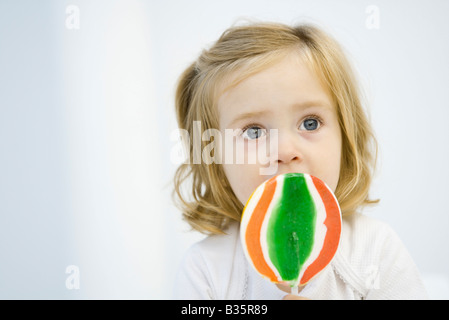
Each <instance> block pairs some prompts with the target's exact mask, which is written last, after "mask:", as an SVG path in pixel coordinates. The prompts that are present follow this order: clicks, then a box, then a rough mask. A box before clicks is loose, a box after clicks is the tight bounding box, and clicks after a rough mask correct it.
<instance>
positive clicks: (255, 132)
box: [243, 126, 266, 140]
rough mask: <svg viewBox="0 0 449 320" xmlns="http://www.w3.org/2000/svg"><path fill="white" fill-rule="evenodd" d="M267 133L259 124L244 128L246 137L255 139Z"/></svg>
mask: <svg viewBox="0 0 449 320" xmlns="http://www.w3.org/2000/svg"><path fill="white" fill-rule="evenodd" d="M265 134H266V130H265V129H262V128H261V127H258V126H250V127H249V128H246V129H243V137H244V138H245V139H249V140H254V139H259V138H260V137H262V136H264V135H265Z"/></svg>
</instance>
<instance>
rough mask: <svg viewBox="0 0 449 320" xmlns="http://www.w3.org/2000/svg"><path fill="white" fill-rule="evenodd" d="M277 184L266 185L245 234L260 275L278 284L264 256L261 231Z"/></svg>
mask: <svg viewBox="0 0 449 320" xmlns="http://www.w3.org/2000/svg"><path fill="white" fill-rule="evenodd" d="M276 184H277V183H276V179H272V180H271V181H267V183H266V184H265V187H264V190H263V193H262V196H261V197H260V200H259V202H258V203H257V206H256V207H255V208H254V211H253V214H252V215H251V218H250V221H248V226H247V229H246V234H245V241H246V247H247V250H248V254H249V256H250V257H251V260H252V261H253V264H254V267H255V268H256V269H257V271H258V272H259V273H261V274H263V275H265V276H266V277H268V278H269V279H270V280H271V281H273V282H277V281H278V280H277V277H276V275H275V274H274V272H273V270H272V269H271V268H270V266H268V264H267V262H266V261H265V258H264V256H263V252H262V246H261V244H260V230H261V228H262V223H263V220H264V218H265V214H266V212H267V210H268V207H269V206H270V203H271V201H272V200H273V196H274V192H275V191H276Z"/></svg>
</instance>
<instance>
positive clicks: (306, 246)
mask: <svg viewBox="0 0 449 320" xmlns="http://www.w3.org/2000/svg"><path fill="white" fill-rule="evenodd" d="M315 219H316V210H315V204H314V202H313V198H312V196H311V194H310V192H309V189H308V187H307V182H306V179H305V178H304V176H303V175H301V174H288V175H286V177H285V180H284V185H283V188H282V197H281V198H280V199H279V200H278V203H277V204H276V205H275V207H274V208H273V212H272V215H271V217H270V220H269V222H268V226H267V244H268V253H269V256H270V259H271V261H272V263H273V264H274V266H275V267H276V269H277V270H278V271H279V274H280V275H281V278H282V280H284V281H295V280H297V279H298V276H299V273H300V271H301V268H302V265H303V264H304V262H305V261H306V260H307V258H308V257H309V255H310V253H311V252H312V248H313V240H314V233H315V227H314V226H315Z"/></svg>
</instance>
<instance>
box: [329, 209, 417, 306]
mask: <svg viewBox="0 0 449 320" xmlns="http://www.w3.org/2000/svg"><path fill="white" fill-rule="evenodd" d="M332 264H333V267H334V270H335V271H336V272H337V273H339V275H340V277H341V278H342V279H343V280H344V281H345V282H346V283H347V284H350V285H351V286H352V287H353V288H354V289H355V290H356V291H358V292H359V293H360V295H361V296H362V297H368V298H369V297H371V298H372V297H379V298H384V299H388V298H393V299H394V298H400V299H403V298H407V297H412V298H416V297H419V298H422V297H424V298H425V292H424V290H423V286H422V283H421V279H420V276H419V273H418V270H417V268H416V265H415V264H414V262H413V259H412V258H411V256H410V254H409V253H408V251H407V249H406V247H405V245H404V244H403V243H402V241H401V240H400V238H399V237H398V235H397V234H396V232H395V231H394V230H393V229H392V228H391V227H390V226H389V225H388V224H386V223H385V222H382V221H380V220H377V219H374V218H372V217H369V216H366V215H362V214H353V215H351V216H348V217H344V218H343V219H342V235H341V240H340V245H339V248H338V251H337V254H336V255H335V258H334V260H333V262H332ZM387 288H388V290H387ZM415 289H416V290H415ZM406 290H408V292H407V291H406Z"/></svg>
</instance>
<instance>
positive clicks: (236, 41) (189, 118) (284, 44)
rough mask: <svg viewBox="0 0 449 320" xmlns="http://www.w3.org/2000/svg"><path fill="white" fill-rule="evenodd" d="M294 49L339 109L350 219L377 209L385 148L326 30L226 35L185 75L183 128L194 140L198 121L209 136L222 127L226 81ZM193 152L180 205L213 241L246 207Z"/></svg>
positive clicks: (243, 29)
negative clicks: (377, 178)
mask: <svg viewBox="0 0 449 320" xmlns="http://www.w3.org/2000/svg"><path fill="white" fill-rule="evenodd" d="M292 50H293V51H295V52H297V53H298V54H300V55H301V56H302V57H304V58H305V61H306V62H307V63H308V64H309V66H310V67H311V68H312V70H314V71H315V72H316V74H317V75H318V77H319V79H320V80H321V82H322V84H323V86H324V87H325V88H327V89H328V91H329V93H330V95H331V98H332V100H333V102H334V105H335V106H336V108H337V114H338V120H339V124H340V128H341V132H342V159H341V168H340V177H339V182H338V185H337V188H336V190H335V195H336V197H337V199H338V201H339V203H340V207H341V210H342V214H343V215H349V214H351V213H354V212H355V211H356V210H357V209H358V208H359V207H361V206H364V205H367V204H372V203H375V202H377V200H376V201H372V200H369V197H368V191H369V187H370V184H371V180H372V175H373V170H374V167H375V163H376V157H377V143H376V140H375V137H374V134H373V131H372V129H371V126H370V123H369V121H368V119H367V116H366V114H365V111H364V108H363V106H362V103H361V98H360V96H361V95H360V91H359V88H358V86H357V81H356V79H355V76H354V73H353V71H352V68H351V66H350V64H349V62H348V60H347V59H346V57H345V55H344V53H343V50H342V49H341V47H340V46H339V45H338V43H337V42H336V41H335V40H334V39H333V38H331V37H330V36H329V35H328V34H326V33H325V32H324V31H322V30H321V29H320V28H318V27H316V26H313V25H307V24H302V25H298V26H294V27H290V26H286V25H283V24H277V23H257V24H251V25H246V26H235V27H231V28H229V29H228V30H226V31H225V32H224V33H223V34H222V35H221V37H220V38H219V39H218V41H217V42H215V43H214V44H213V45H212V46H211V48H209V49H208V50H204V51H203V52H202V53H201V55H200V57H199V58H198V59H197V60H196V61H195V62H193V63H192V64H191V65H190V66H189V67H188V68H187V69H186V70H185V71H184V72H183V73H182V75H181V77H180V79H179V82H178V85H177V89H176V100H175V104H176V116H177V121H178V125H179V127H180V128H182V129H185V130H187V132H188V133H189V135H190V137H192V136H193V130H194V128H193V123H194V121H201V125H202V129H204V130H206V129H213V128H218V127H219V126H218V110H217V106H216V103H217V99H218V96H219V94H220V92H219V89H218V88H220V86H222V85H223V84H224V83H225V80H226V79H229V78H230V77H231V75H235V74H236V71H239V73H238V77H237V78H235V79H234V78H233V79H234V81H233V82H232V84H231V85H236V84H237V83H239V82H240V81H242V80H244V79H245V78H247V77H249V76H251V75H253V74H255V73H257V72H259V71H261V70H264V69H265V68H267V67H268V66H270V65H272V64H273V63H275V62H277V61H280V59H281V58H283V57H285V56H286V55H287V54H288V53H291V52H292ZM221 92H222V91H221ZM187 143H188V142H187ZM202 143H203V145H202V146H201V148H204V147H205V142H202ZM187 147H188V150H190V153H189V154H190V159H189V160H190V161H188V162H186V163H183V164H181V165H180V166H179V168H178V169H177V170H176V173H175V176H174V190H173V197H174V200H175V203H176V204H177V205H178V207H179V208H180V210H181V211H182V212H183V216H184V219H185V220H186V221H187V222H188V223H189V224H190V225H191V227H192V228H193V229H195V230H198V231H200V232H202V233H206V234H219V233H224V231H225V229H226V227H227V225H228V224H229V222H230V221H232V220H235V221H240V216H241V212H242V210H243V204H242V203H241V202H240V201H239V200H238V199H237V197H236V196H235V194H234V193H233V191H232V189H231V187H230V184H229V182H228V180H227V179H226V176H225V174H224V171H223V168H222V167H221V165H219V164H216V163H212V164H208V165H206V164H204V163H201V164H194V161H193V155H194V150H193V149H194V145H193V144H191V143H190V144H188V146H187ZM197 147H198V146H197ZM196 152H198V150H196ZM200 154H201V153H200Z"/></svg>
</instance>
